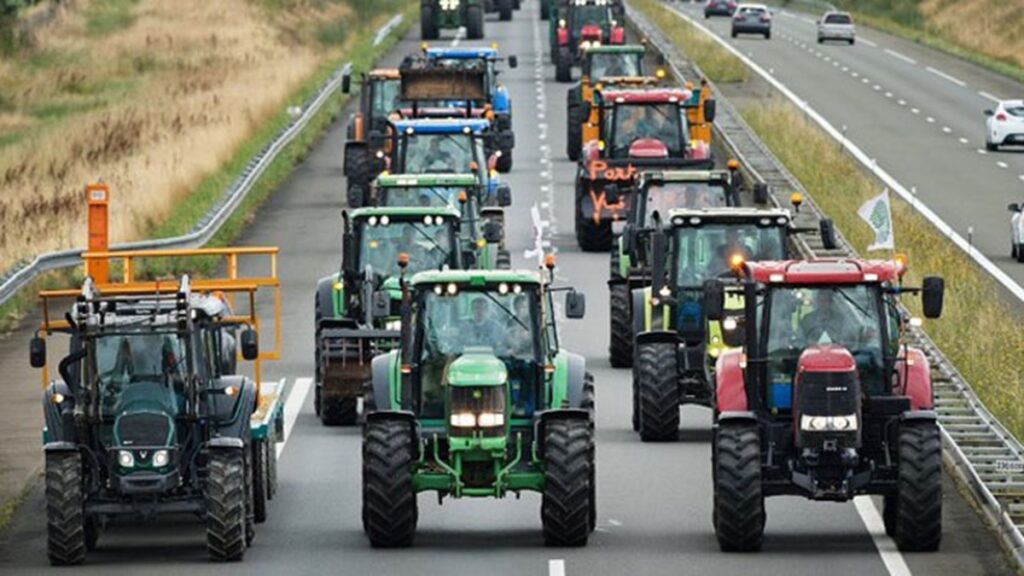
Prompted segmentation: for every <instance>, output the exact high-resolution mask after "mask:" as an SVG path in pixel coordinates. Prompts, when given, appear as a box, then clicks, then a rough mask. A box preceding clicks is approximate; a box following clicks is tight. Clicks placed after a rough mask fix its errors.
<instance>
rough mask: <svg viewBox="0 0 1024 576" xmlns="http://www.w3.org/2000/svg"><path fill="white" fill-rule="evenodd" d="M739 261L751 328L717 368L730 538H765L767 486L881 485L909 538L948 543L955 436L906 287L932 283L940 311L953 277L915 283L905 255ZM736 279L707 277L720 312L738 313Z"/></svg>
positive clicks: (845, 489)
mask: <svg viewBox="0 0 1024 576" xmlns="http://www.w3.org/2000/svg"><path fill="white" fill-rule="evenodd" d="M734 270H735V272H736V283H737V287H738V289H739V290H741V291H742V293H743V300H744V303H745V305H744V307H743V310H742V315H741V316H740V317H739V318H738V319H736V320H735V321H734V322H733V323H734V324H735V329H736V330H740V331H742V332H743V333H744V334H745V336H744V338H743V345H742V347H741V348H739V349H736V350H729V351H726V352H724V353H723V354H722V355H721V356H720V357H719V358H718V365H717V368H716V370H715V388H716V393H715V403H714V427H713V440H712V470H713V472H712V481H713V482H714V514H713V517H712V520H713V523H714V527H715V533H716V535H717V537H718V543H719V546H720V548H721V549H722V550H724V551H753V550H758V549H760V548H761V544H762V539H763V535H764V527H765V509H764V499H765V498H766V497H768V496H777V495H787V496H801V497H804V498H808V499H812V500H823V501H831V502H845V501H849V500H851V499H853V498H854V497H855V496H857V495H861V494H872V495H879V496H882V497H883V502H884V509H883V513H882V517H883V520H884V525H885V531H886V533H887V534H888V535H889V536H891V537H892V538H893V540H894V541H895V543H896V545H897V547H898V548H899V549H900V550H903V551H933V550H937V549H938V547H939V543H940V541H941V538H942V439H941V435H940V431H939V424H938V422H937V418H936V412H935V406H934V403H933V391H932V383H931V374H930V371H929V370H930V369H929V363H928V357H927V356H926V355H925V353H924V352H923V351H922V350H920V349H917V348H914V347H911V346H910V345H909V343H908V342H907V340H906V335H907V331H908V329H909V328H910V327H911V326H917V325H920V323H921V320H920V319H919V318H909V317H908V314H907V312H906V311H905V310H904V309H903V308H902V307H901V305H900V299H901V296H902V295H903V294H920V295H921V307H922V311H923V313H924V316H925V317H926V318H938V317H939V316H940V315H941V313H942V303H943V293H944V289H945V284H944V281H943V279H942V278H940V277H926V278H924V280H923V282H922V284H921V287H920V288H914V287H909V286H904V285H903V283H902V278H903V275H904V273H905V271H906V265H905V260H903V259H900V258H899V257H897V259H896V260H858V259H852V258H851V259H820V260H807V261H782V262H754V263H752V262H743V261H737V262H735V263H734ZM723 287H724V283H722V282H717V281H712V282H710V283H709V285H708V286H706V289H707V292H708V296H707V300H708V304H707V311H708V316H709V317H710V318H721V319H722V320H723V322H725V321H726V320H727V318H726V316H725V314H724V313H723V311H722V309H723Z"/></svg>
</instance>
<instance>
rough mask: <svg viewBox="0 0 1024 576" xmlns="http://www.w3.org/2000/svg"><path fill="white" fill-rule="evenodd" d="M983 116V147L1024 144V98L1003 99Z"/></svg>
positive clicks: (995, 148)
mask: <svg viewBox="0 0 1024 576" xmlns="http://www.w3.org/2000/svg"><path fill="white" fill-rule="evenodd" d="M985 116H987V118H986V119H985V148H987V149H989V150H998V149H999V147H1000V146H1024V100H1003V101H1002V102H1000V103H999V104H997V105H996V107H995V108H994V109H992V110H985Z"/></svg>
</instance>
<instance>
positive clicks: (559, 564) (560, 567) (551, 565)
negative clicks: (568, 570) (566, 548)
mask: <svg viewBox="0 0 1024 576" xmlns="http://www.w3.org/2000/svg"><path fill="white" fill-rule="evenodd" d="M548 576H565V560H562V559H557V560H548Z"/></svg>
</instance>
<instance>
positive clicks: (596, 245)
mask: <svg viewBox="0 0 1024 576" xmlns="http://www.w3.org/2000/svg"><path fill="white" fill-rule="evenodd" d="M584 194H587V190H586V185H585V184H584V183H582V182H580V181H579V180H577V181H576V206H575V209H574V210H573V212H574V214H575V216H574V221H575V222H574V224H575V228H576V243H577V244H579V246H580V250H583V251H584V252H607V251H609V250H611V248H612V223H611V222H609V221H602V222H597V223H595V222H594V219H593V218H590V217H587V216H584V215H583V214H581V213H580V212H581V210H580V206H581V205H582V204H583V195H584Z"/></svg>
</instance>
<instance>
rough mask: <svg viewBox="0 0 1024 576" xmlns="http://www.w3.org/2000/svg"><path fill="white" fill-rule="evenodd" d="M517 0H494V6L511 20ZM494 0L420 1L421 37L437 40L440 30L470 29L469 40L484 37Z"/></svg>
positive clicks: (468, 32)
mask: <svg viewBox="0 0 1024 576" xmlns="http://www.w3.org/2000/svg"><path fill="white" fill-rule="evenodd" d="M514 3H515V0H493V6H494V7H495V8H496V9H497V10H498V11H499V12H501V14H502V15H504V14H505V12H506V11H507V13H508V14H509V18H510V19H511V14H512V8H513V6H514ZM489 4H491V0H420V37H421V38H423V40H437V39H438V38H440V31H441V30H445V29H451V30H458V29H459V28H461V27H463V26H465V27H466V38H468V39H470V40H480V39H481V38H483V37H484V12H485V10H486V9H487V8H488V5H489Z"/></svg>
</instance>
